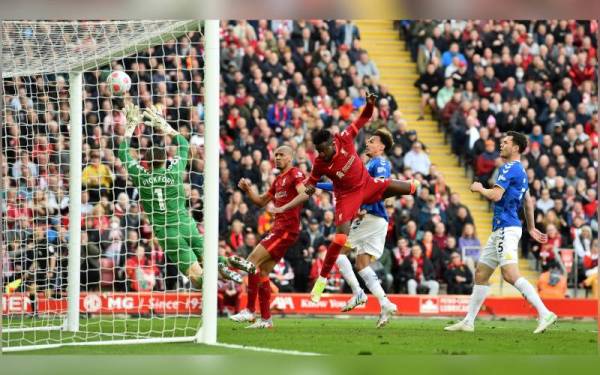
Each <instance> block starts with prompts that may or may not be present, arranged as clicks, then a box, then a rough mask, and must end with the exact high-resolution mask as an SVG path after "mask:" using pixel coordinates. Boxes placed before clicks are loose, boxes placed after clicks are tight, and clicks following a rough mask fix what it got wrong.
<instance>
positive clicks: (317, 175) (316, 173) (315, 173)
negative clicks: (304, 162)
mask: <svg viewBox="0 0 600 375" xmlns="http://www.w3.org/2000/svg"><path fill="white" fill-rule="evenodd" d="M322 175H323V174H322V173H321V171H320V170H319V168H318V167H317V164H316V163H315V165H313V168H312V171H311V172H310V176H309V177H308V179H307V180H306V183H307V184H308V185H313V186H314V185H316V184H317V182H319V180H320V179H321V176H322Z"/></svg>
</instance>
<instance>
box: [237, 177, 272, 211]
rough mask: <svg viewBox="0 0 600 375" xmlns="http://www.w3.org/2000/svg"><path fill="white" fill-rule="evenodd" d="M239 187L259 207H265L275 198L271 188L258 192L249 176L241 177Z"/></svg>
mask: <svg viewBox="0 0 600 375" xmlns="http://www.w3.org/2000/svg"><path fill="white" fill-rule="evenodd" d="M238 187H239V188H240V189H241V190H242V191H243V192H245V193H246V195H247V196H248V198H250V200H251V201H252V203H254V204H255V205H257V206H259V207H264V206H266V205H267V203H269V202H270V201H271V199H273V195H272V193H271V189H269V191H268V192H266V193H264V194H258V192H257V191H256V190H255V189H254V188H253V187H252V183H251V182H250V180H249V179H247V178H242V179H240V182H238Z"/></svg>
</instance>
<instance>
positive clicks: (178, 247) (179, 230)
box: [154, 216, 204, 275]
mask: <svg viewBox="0 0 600 375" xmlns="http://www.w3.org/2000/svg"><path fill="white" fill-rule="evenodd" d="M154 234H155V236H156V238H157V240H158V243H159V244H160V246H161V247H162V249H163V251H164V252H165V254H167V259H168V261H169V262H171V263H175V264H177V268H179V271H181V273H183V274H184V275H187V270H188V268H190V266H191V265H192V264H194V262H201V260H202V254H203V251H204V237H203V236H202V235H201V234H200V232H198V227H197V226H196V222H195V221H194V219H192V218H191V217H190V216H179V217H178V218H177V219H175V220H170V221H169V223H168V224H165V225H155V226H154Z"/></svg>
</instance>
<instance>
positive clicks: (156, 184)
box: [119, 134, 189, 225]
mask: <svg viewBox="0 0 600 375" xmlns="http://www.w3.org/2000/svg"><path fill="white" fill-rule="evenodd" d="M173 140H174V142H175V144H177V146H178V148H177V156H176V157H175V158H174V159H173V160H172V161H171V162H170V164H169V165H168V167H166V168H158V169H153V170H151V171H147V170H146V169H144V168H143V167H142V166H141V165H140V164H139V162H138V161H137V160H135V159H134V158H133V157H132V156H131V154H130V153H129V140H128V139H125V140H123V141H122V142H121V144H120V146H119V159H121V161H122V162H123V163H125V166H126V168H127V172H128V173H129V176H131V178H132V180H133V183H134V185H135V186H136V187H137V188H138V191H139V194H140V201H141V202H142V207H143V208H144V211H145V212H146V213H147V214H148V216H149V219H150V222H151V223H152V224H153V225H164V224H167V225H178V222H179V218H180V217H182V216H188V211H187V208H186V204H185V191H184V189H183V177H182V173H183V172H184V170H185V167H186V165H187V157H188V150H189V143H188V141H187V140H186V139H185V137H183V136H182V135H181V134H177V135H176V136H175V137H174V138H173Z"/></svg>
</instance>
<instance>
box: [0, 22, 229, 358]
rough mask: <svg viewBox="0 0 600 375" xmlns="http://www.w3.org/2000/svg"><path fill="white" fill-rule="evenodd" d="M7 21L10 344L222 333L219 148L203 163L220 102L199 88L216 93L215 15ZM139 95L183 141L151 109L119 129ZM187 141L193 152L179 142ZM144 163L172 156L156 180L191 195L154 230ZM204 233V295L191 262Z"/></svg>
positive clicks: (4, 189) (4, 218)
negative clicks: (129, 129)
mask: <svg viewBox="0 0 600 375" xmlns="http://www.w3.org/2000/svg"><path fill="white" fill-rule="evenodd" d="M213 23H214V25H213ZM0 25H1V29H0V31H1V37H2V39H1V44H0V47H1V51H2V53H1V61H0V71H1V73H2V79H3V81H2V83H3V84H2V85H1V89H2V92H0V94H1V95H0V100H1V101H0V103H1V107H0V108H1V109H2V111H1V114H2V117H1V119H2V129H1V131H0V136H1V138H2V139H1V146H0V177H1V180H0V207H1V214H0V219H1V220H0V226H1V229H2V230H1V234H0V236H1V237H0V255H1V263H0V264H1V268H0V282H1V290H2V302H1V308H2V309H1V311H2V315H1V316H2V319H1V320H0V329H1V332H2V340H1V347H2V351H13V350H28V349H35V348H48V347H55V346H61V345H81V344H105V343H108V344H116V343H142V342H168V341H188V340H195V341H198V342H208V343H211V342H214V341H215V339H216V272H217V271H216V260H217V255H216V252H217V247H216V242H217V241H216V233H217V229H218V228H217V227H216V226H215V225H216V224H214V225H213V224H207V225H205V220H204V213H205V212H206V211H207V210H209V209H211V207H212V205H213V202H215V201H216V202H218V190H217V189H218V186H216V185H218V182H217V179H218V176H217V175H216V173H215V171H216V168H217V167H216V166H217V165H218V162H217V161H213V163H206V161H210V160H213V159H214V158H215V156H216V158H218V154H215V153H214V152H213V150H217V148H216V147H218V146H217V145H216V143H217V142H210V139H211V138H210V137H211V136H210V134H212V133H216V132H218V124H213V123H212V121H213V120H214V119H215V118H217V117H216V116H218V113H216V114H212V113H211V110H210V109H209V110H208V111H207V110H206V108H207V106H208V105H210V103H211V102H210V100H208V99H207V100H208V101H209V103H207V100H205V99H204V98H205V92H206V93H208V92H209V91H205V89H206V90H209V89H210V90H212V91H210V92H212V95H213V96H214V97H217V96H218V44H217V43H218V42H217V40H218V39H217V38H218V35H217V34H218V31H217V29H218V26H217V25H216V21H206V22H205V23H202V22H200V21H106V22H104V21H102V22H89V21H81V22H75V21H73V22H45V21H35V22H30V21H2V22H0ZM205 26H206V30H207V32H206V34H204V33H203V30H205ZM209 29H210V31H209ZM205 35H206V38H205ZM205 42H206V43H205ZM211 43H212V44H211ZM211 45H212V47H210V46H211ZM207 47H208V48H207ZM205 51H213V52H209V53H205ZM211 53H213V55H211ZM205 59H206V61H205ZM209 62H210V63H209ZM211 69H212V70H211ZM116 70H122V71H124V72H126V73H127V74H128V75H129V77H130V78H131V83H132V84H131V89H130V90H129V92H128V93H125V94H124V95H121V96H116V95H112V94H111V90H110V88H109V87H108V85H107V83H106V78H107V76H108V75H109V74H110V73H111V72H113V71H116ZM210 77H213V78H210ZM214 77H217V78H216V79H215V78H214ZM211 79H212V81H211V85H208V82H207V81H208V80H211ZM205 83H206V87H205ZM215 91H216V92H215ZM207 96H210V95H207ZM129 103H132V104H135V105H138V106H139V107H140V108H150V107H152V106H154V107H155V108H156V110H157V111H158V112H159V113H160V114H161V115H162V116H163V117H164V118H165V119H166V120H167V121H168V123H169V124H170V125H171V126H172V127H173V128H174V129H176V130H177V131H179V133H180V134H181V135H182V136H183V138H185V141H183V142H182V141H179V142H177V141H176V140H175V139H174V138H173V137H171V136H167V135H164V134H160V133H159V132H157V131H156V130H155V129H153V128H152V127H151V126H147V125H144V124H143V123H142V122H141V123H140V124H139V125H138V127H137V128H136V130H135V132H134V134H133V136H132V137H131V138H128V137H125V127H126V121H125V117H124V114H123V113H122V112H121V109H122V108H123V107H124V105H125V104H129ZM214 104H216V102H215V103H214ZM212 107H213V108H218V106H216V105H213V106H212ZM205 124H207V125H209V126H205ZM210 125H212V126H210ZM214 125H216V126H214ZM206 128H209V129H210V130H207V131H206V132H205V129H206ZM213 129H216V130H213ZM209 133H210V134H209ZM213 138H216V137H213ZM123 142H124V143H126V144H127V146H128V149H127V151H126V152H127V154H128V155H129V156H130V158H131V160H130V161H129V163H125V160H124V159H123V156H122V155H119V147H120V146H121V144H122V143H123ZM182 143H184V145H185V144H187V145H189V152H187V153H185V152H184V153H185V155H181V158H178V156H177V155H178V152H181V148H182V147H184V145H182ZM205 144H206V145H205ZM205 146H206V147H205ZM205 149H206V150H205ZM156 150H162V151H164V152H162V153H161V152H157V151H156ZM217 152H218V151H217ZM157 155H163V156H164V159H166V164H165V165H164V167H163V166H161V165H160V164H161V163H160V160H156V159H157V158H158V156H157ZM211 158H212V159H211ZM182 159H184V160H182ZM132 160H133V161H132ZM176 163H182V164H180V167H181V168H172V167H171V165H172V164H176ZM209 164H210V165H211V166H210V167H209V166H208V165H209ZM134 165H135V167H141V168H143V170H144V171H153V170H154V171H159V170H160V168H164V169H168V170H169V173H166V174H165V173H162V174H160V173H158V172H156V175H157V176H159V175H160V176H162V177H160V178H158V177H157V178H156V179H154V180H150V183H151V184H154V183H156V184H157V186H158V185H160V184H161V183H162V185H160V186H163V185H164V179H165V178H170V179H171V181H169V182H170V183H173V184H179V186H181V188H180V189H179V191H180V192H181V194H182V195H183V196H177V197H172V196H171V197H169V199H173V200H176V201H177V202H178V203H177V204H178V205H180V206H181V207H182V209H181V210H180V212H181V214H180V215H178V216H177V217H172V216H170V217H169V218H168V221H169V222H168V223H164V224H162V223H161V224H160V228H158V230H157V226H158V225H159V224H157V222H160V221H159V220H158V219H156V217H157V215H158V216H160V215H159V214H160V213H159V214H157V213H156V212H152V210H153V209H154V207H155V205H154V204H149V203H148V202H147V201H146V202H145V201H144V200H143V199H142V198H141V195H142V194H141V189H140V187H139V186H137V185H139V184H140V183H141V182H140V181H136V179H135V178H134V177H135V176H132V168H133V166H134ZM205 165H207V167H206V168H205V167H204V166H205ZM212 165H215V168H214V169H213V168H212ZM164 169H163V172H164ZM176 171H180V173H176ZM165 176H166V177H165ZM161 178H162V181H158V180H160V179H161ZM155 180H156V181H155ZM145 182H146V183H147V182H148V181H145ZM211 184H213V185H215V186H210V185H211ZM156 190H157V191H159V190H160V189H156ZM211 194H212V195H211ZM155 198H156V199H160V202H159V203H160V206H161V207H162V206H163V205H165V204H167V205H170V204H171V203H174V202H164V199H166V198H167V197H162V196H161V197H155ZM213 212H216V211H213ZM164 221H165V220H164V219H163V222H164ZM214 222H216V220H214ZM153 224H154V225H153ZM172 228H185V230H184V231H177V230H176V229H175V230H173V229H172ZM203 236H205V238H203ZM198 240H204V244H203V246H198ZM174 243H176V245H173V244H174ZM212 244H214V246H212ZM203 247H206V251H205V252H204V256H203V258H204V262H205V263H204V264H203V268H204V273H205V281H204V295H206V296H209V297H207V298H206V299H204V301H203V300H202V298H201V294H202V293H201V292H202V291H201V290H199V289H197V288H198V286H197V285H192V284H191V282H190V280H189V279H188V278H186V276H185V275H184V273H183V272H182V270H185V269H186V265H185V262H186V261H187V262H189V261H190V259H189V258H190V257H191V258H193V259H197V258H199V257H200V256H201V252H202V250H203ZM200 264H201V265H202V263H200ZM203 303H204V306H203ZM203 314H204V316H203Z"/></svg>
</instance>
